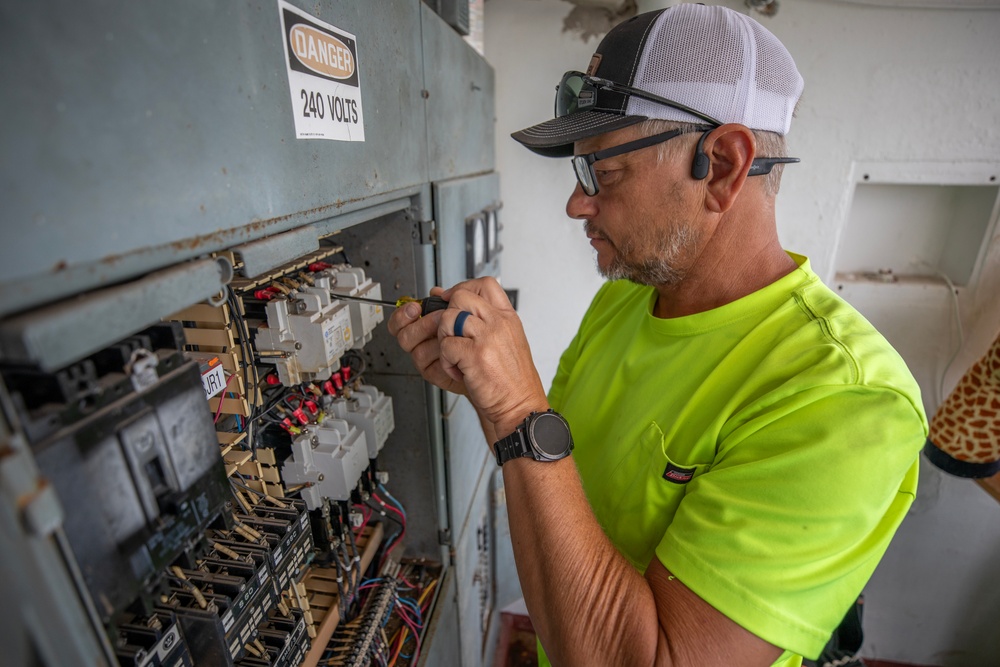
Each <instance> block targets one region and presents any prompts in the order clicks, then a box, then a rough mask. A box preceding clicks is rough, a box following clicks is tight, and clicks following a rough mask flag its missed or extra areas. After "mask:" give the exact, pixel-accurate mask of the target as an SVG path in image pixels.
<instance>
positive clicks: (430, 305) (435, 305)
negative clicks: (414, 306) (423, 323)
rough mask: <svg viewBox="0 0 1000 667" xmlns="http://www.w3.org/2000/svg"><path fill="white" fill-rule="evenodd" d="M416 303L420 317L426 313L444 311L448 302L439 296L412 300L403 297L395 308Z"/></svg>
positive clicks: (410, 297) (408, 297)
mask: <svg viewBox="0 0 1000 667" xmlns="http://www.w3.org/2000/svg"><path fill="white" fill-rule="evenodd" d="M410 302H417V303H419V304H420V317H423V316H424V315H426V314H428V313H433V312H434V311H436V310H444V309H445V308H447V307H448V302H447V301H445V300H444V299H442V298H441V297H439V296H429V297H427V298H426V299H414V298H413V297H412V296H404V297H403V298H401V299H400V300H399V301H397V302H396V306H397V307H399V306H402V305H403V304H404V303H410Z"/></svg>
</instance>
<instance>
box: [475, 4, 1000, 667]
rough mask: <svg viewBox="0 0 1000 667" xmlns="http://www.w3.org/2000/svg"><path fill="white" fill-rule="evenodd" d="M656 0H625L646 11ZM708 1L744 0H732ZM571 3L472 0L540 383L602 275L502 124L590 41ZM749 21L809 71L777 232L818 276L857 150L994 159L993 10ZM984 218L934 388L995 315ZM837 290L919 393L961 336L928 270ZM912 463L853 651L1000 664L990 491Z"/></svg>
mask: <svg viewBox="0 0 1000 667" xmlns="http://www.w3.org/2000/svg"><path fill="white" fill-rule="evenodd" d="M667 4H670V3H667V2H652V1H646V2H642V1H641V0H640V2H639V5H640V10H643V11H645V10H649V9H654V8H657V7H662V6H666V5H667ZM720 4H726V5H727V6H730V7H732V8H734V9H739V10H744V9H745V8H744V6H743V3H742V1H736V2H723V3H720ZM571 9H572V5H570V4H568V3H566V2H561V1H559V0H488V1H487V2H486V55H487V58H488V59H489V60H490V62H491V63H492V64H493V66H494V67H495V68H496V73H497V79H496V81H497V137H498V139H497V158H498V168H499V171H500V173H501V191H502V197H503V200H504V210H503V224H504V226H505V229H504V233H503V234H504V235H503V244H504V248H505V252H504V260H503V261H504V269H503V272H504V277H505V283H506V285H507V286H508V287H516V288H520V290H521V292H520V298H521V305H520V310H521V316H522V319H523V320H524V322H525V328H526V330H527V333H528V337H529V340H530V342H531V344H532V350H533V354H534V357H535V362H536V364H537V366H538V368H539V370H540V372H541V374H542V378H543V381H545V382H546V383H548V382H549V381H550V380H551V377H552V375H553V374H554V372H555V369H556V366H557V362H558V357H559V354H560V353H561V351H562V350H563V348H564V347H565V346H566V344H567V343H568V342H569V340H570V339H571V337H572V336H573V334H574V332H575V328H576V326H577V324H578V323H579V320H580V318H581V317H582V315H583V312H584V310H585V308H586V307H587V305H588V303H589V300H590V298H591V296H592V295H593V293H594V292H595V291H596V289H597V288H598V286H599V285H600V282H601V281H600V278H599V277H598V276H597V274H596V272H595V270H594V267H593V259H592V251H591V248H590V246H589V244H588V243H587V240H586V238H585V237H584V234H583V231H582V225H581V223H579V222H577V221H573V220H570V219H569V218H567V217H566V216H565V212H564V205H565V201H566V198H567V197H568V196H569V193H570V191H571V190H572V187H573V184H574V178H573V176H572V173H571V169H570V165H569V164H568V160H547V159H544V158H539V157H536V156H534V155H533V154H531V153H529V152H528V151H527V150H525V149H523V148H521V147H520V146H519V145H518V144H517V143H516V142H514V141H513V140H512V139H510V138H509V134H510V133H511V132H513V131H516V130H518V129H521V128H523V127H526V126H527V125H530V124H533V123H536V122H539V121H540V120H544V119H546V118H549V117H550V116H551V114H552V98H553V92H554V86H555V84H556V82H557V80H558V78H559V76H560V74H561V73H562V72H563V71H565V70H568V69H581V70H582V69H585V68H586V65H587V63H588V62H589V59H590V55H591V54H592V53H593V51H594V49H595V48H596V46H597V43H598V41H599V38H598V39H591V40H590V41H589V42H584V41H583V40H582V39H581V38H580V37H579V36H578V35H576V34H573V33H564V32H562V28H563V19H564V18H565V17H566V15H567V14H568V13H569V12H570V10H571ZM758 20H760V21H761V22H762V23H763V24H764V25H766V26H767V27H768V28H769V29H770V30H771V31H772V32H774V33H775V34H776V35H777V36H778V37H779V38H780V39H781V40H782V41H783V42H784V43H785V45H786V46H787V47H788V49H789V51H790V52H791V53H792V55H793V56H794V57H795V59H796V62H797V64H798V66H799V69H800V71H801V72H802V74H803V77H804V79H805V82H806V88H805V93H804V96H803V99H802V102H801V104H800V107H799V111H798V117H797V119H796V120H795V121H794V122H793V128H792V131H791V133H790V135H789V138H788V139H789V145H790V150H791V154H792V155H795V156H798V157H801V158H802V163H801V164H799V165H795V166H792V167H789V168H787V169H786V170H785V176H784V182H783V184H782V193H781V195H780V196H779V198H778V227H779V232H780V234H781V237H782V240H783V242H784V244H785V246H786V247H788V248H789V249H793V250H796V251H799V252H803V253H805V254H807V255H809V256H810V257H811V258H812V261H813V266H814V268H815V269H816V271H817V273H819V274H820V276H823V277H824V279H825V280H827V282H828V283H829V284H835V283H836V282H837V281H836V280H835V276H834V267H835V264H836V253H837V247H838V242H839V239H840V234H841V231H842V230H843V228H844V225H845V221H846V219H847V216H848V213H849V208H850V203H851V197H852V193H853V190H854V184H855V182H856V181H858V180H859V179H860V174H859V173H858V169H859V167H858V165H859V164H861V163H864V164H871V163H876V164H879V165H882V169H883V171H886V172H887V173H892V172H893V171H894V169H893V166H892V165H893V164H898V165H900V166H899V170H898V171H900V172H907V170H908V169H909V171H910V172H912V171H913V168H912V165H914V164H919V168H917V170H916V171H917V172H919V173H918V176H917V177H918V178H921V179H925V180H929V181H931V182H934V181H935V180H936V179H938V178H939V177H940V178H944V179H947V178H959V180H961V178H966V177H964V176H963V177H956V176H955V174H956V173H959V174H975V175H976V176H975V178H978V175H979V174H981V173H986V172H989V171H990V170H994V171H993V173H996V166H997V165H1000V11H990V10H978V11H963V10H915V9H900V8H879V7H871V6H860V5H857V4H847V3H842V2H836V1H834V0H783V2H782V3H781V5H780V10H779V12H778V15H777V16H776V17H774V18H772V19H767V18H758ZM908 165H909V166H908ZM984 170H985V171H984ZM911 175H912V174H911ZM968 178H973V177H972V176H968ZM904 180H905V179H904ZM993 234H994V237H993V243H992V245H991V246H990V249H989V254H988V257H987V261H986V266H985V269H984V270H983V272H982V275H981V277H980V280H979V283H978V285H976V286H974V287H973V286H970V288H968V289H963V290H960V294H959V304H960V308H961V311H962V319H963V323H964V329H965V333H966V344H965V345H964V346H963V347H962V348H961V350H959V352H958V353H957V355H956V357H955V361H954V362H953V363H952V365H951V367H950V369H951V370H950V372H949V373H948V375H947V377H946V378H945V382H944V383H943V384H944V387H945V391H948V390H949V389H950V386H952V385H953V384H954V382H955V381H957V379H958V377H959V376H960V375H961V373H962V371H963V370H964V369H965V368H967V367H968V366H969V365H970V364H971V363H972V362H973V361H974V360H975V359H976V358H977V357H978V356H979V355H980V354H981V353H982V352H983V351H984V350H985V348H986V347H987V346H988V344H989V342H990V341H992V339H993V337H994V336H995V335H996V332H997V331H998V329H1000V230H994V232H993ZM890 287H892V286H890ZM844 291H845V292H846V293H848V296H849V298H850V300H852V301H853V302H855V304H856V305H857V306H858V307H859V309H861V310H862V312H864V313H865V314H866V316H868V317H869V319H871V320H873V322H875V324H876V326H878V327H879V328H880V329H881V330H883V332H884V333H885V334H886V336H887V337H888V338H889V339H890V341H891V342H892V343H893V344H894V345H895V346H896V347H897V349H899V350H900V352H901V353H902V354H903V356H904V357H905V358H906V359H907V362H908V363H909V364H910V365H911V368H913V371H914V374H915V376H916V377H917V378H918V380H920V381H921V386H922V389H923V391H924V394H925V405H927V407H928V409H930V410H932V409H933V408H934V407H935V406H936V404H937V401H938V398H937V395H938V390H937V388H936V385H937V384H939V382H940V380H941V375H942V373H943V372H944V370H945V365H946V364H947V360H948V359H949V358H950V357H952V354H953V352H954V351H955V350H956V348H957V345H958V340H957V335H956V334H957V327H956V326H954V324H953V323H952V315H951V313H950V308H951V297H950V295H949V292H948V290H947V289H945V288H944V287H943V286H942V285H936V284H933V283H926V284H922V285H917V286H914V287H912V288H908V289H906V290H903V291H900V290H895V291H893V290H886V289H884V286H878V285H866V284H853V285H847V286H846V287H845V290H844ZM924 468H925V469H924V470H922V478H921V491H920V494H919V498H918V500H917V502H916V503H915V504H914V508H913V510H912V511H911V516H910V517H909V518H908V519H907V521H906V522H905V523H904V525H903V527H902V529H901V530H900V533H899V535H898V537H897V539H896V541H895V542H894V544H893V546H892V547H891V548H890V551H889V553H888V554H887V556H886V559H885V560H884V561H883V564H882V566H880V568H879V570H878V571H877V572H876V574H875V577H874V578H873V580H872V582H871V584H870V585H869V588H868V591H867V595H868V605H867V609H866V619H865V629H866V634H867V641H866V646H865V651H864V652H865V655H867V656H868V657H879V658H882V659H888V660H897V661H902V662H911V663H915V664H934V665H962V666H963V667H976V666H977V665H984V666H985V665H996V664H1000V636H998V635H997V633H996V632H995V625H996V619H998V618H1000V586H997V585H996V584H995V583H994V581H993V580H992V579H991V578H990V573H991V572H993V571H995V563H996V556H997V554H998V553H1000V530H998V528H1000V507H998V506H997V504H996V503H995V502H994V501H993V500H992V499H991V498H989V497H988V496H987V495H986V494H985V493H984V492H983V491H981V490H980V489H978V488H977V487H976V486H975V485H974V484H973V483H971V482H968V481H965V480H957V479H954V478H950V477H946V476H944V475H943V474H941V473H938V472H937V471H936V470H935V469H933V468H932V467H930V466H924ZM987 621H989V622H991V623H992V624H993V626H992V627H990V628H989V629H988V628H987V627H986V626H987V625H989V623H988V622H987Z"/></svg>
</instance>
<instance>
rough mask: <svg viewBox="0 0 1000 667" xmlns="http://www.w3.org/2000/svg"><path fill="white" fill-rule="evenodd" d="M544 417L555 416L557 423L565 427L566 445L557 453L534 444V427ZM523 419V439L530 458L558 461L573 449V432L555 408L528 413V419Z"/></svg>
mask: <svg viewBox="0 0 1000 667" xmlns="http://www.w3.org/2000/svg"><path fill="white" fill-rule="evenodd" d="M546 418H555V419H556V420H558V421H559V423H561V424H562V425H563V428H564V429H565V432H566V447H565V448H564V449H563V451H561V452H560V453H558V454H549V453H548V452H546V451H545V450H544V449H542V448H541V447H539V446H538V445H537V444H536V443H537V440H536V439H535V428H536V426H537V425H538V424H539V423H540V422H541V421H542V420H543V419H546ZM525 421H526V423H525V425H524V426H525V428H524V440H525V441H526V444H527V445H528V448H529V449H530V450H531V454H532V458H534V459H535V460H536V461H558V460H560V459H564V458H566V457H567V456H569V455H570V452H572V451H573V434H572V432H570V428H569V422H568V421H566V418H565V417H563V416H562V415H561V414H559V413H558V412H556V411H555V410H547V411H545V412H536V413H534V414H532V415H529V417H528V419H526V420H525Z"/></svg>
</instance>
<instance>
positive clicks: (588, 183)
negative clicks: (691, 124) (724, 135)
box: [570, 130, 684, 197]
mask: <svg viewBox="0 0 1000 667" xmlns="http://www.w3.org/2000/svg"><path fill="white" fill-rule="evenodd" d="M682 134H684V132H683V131H682V130H670V131H668V132H661V133H660V134H653V135H650V136H648V137H643V138H641V139H636V140H635V141H628V142H625V143H624V144H619V145H617V146H612V147H611V148H605V149H604V150H602V151H596V152H594V153H585V154H583V155H574V156H573V157H572V158H570V159H571V160H572V161H573V171H574V172H575V173H576V180H577V182H579V183H580V187H581V188H583V192H584V194H586V195H587V196H588V197H593V196H594V195H596V194H597V193H598V192H600V191H601V188H600V187H599V186H598V185H597V174H595V173H594V163H595V162H597V161H598V160H604V159H607V158H609V157H615V156H618V155H624V154H625V153H631V152H632V151H637V150H640V149H642V148H649V147H650V146H655V145H656V144H662V143H663V142H664V141H668V140H670V139H673V138H674V137H679V136H680V135H682Z"/></svg>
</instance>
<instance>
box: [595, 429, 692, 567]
mask: <svg viewBox="0 0 1000 667" xmlns="http://www.w3.org/2000/svg"><path fill="white" fill-rule="evenodd" d="M667 449H668V448H667V447H666V443H665V442H664V436H663V431H662V430H661V429H660V427H659V425H658V424H657V423H656V422H652V423H650V425H649V426H648V427H647V428H646V429H644V430H643V432H642V434H641V436H640V438H639V442H638V444H637V445H636V446H635V447H633V448H632V451H631V452H630V453H629V456H627V457H626V459H625V460H624V461H622V463H621V465H619V466H618V467H617V468H616V469H615V471H614V473H613V475H612V477H613V479H612V480H611V483H612V486H613V488H614V496H613V498H612V503H611V508H612V509H611V512H610V513H609V515H608V517H607V518H606V521H605V522H604V523H605V529H606V532H607V534H608V537H610V538H611V541H612V542H614V544H615V546H617V547H618V549H619V551H621V552H622V553H623V554H624V555H625V557H626V558H628V559H629V560H630V561H631V562H632V564H633V565H634V566H635V567H636V568H637V569H639V570H640V571H644V570H645V569H646V566H647V565H648V564H649V561H650V559H651V558H652V557H653V553H654V551H655V549H656V546H657V545H658V544H659V543H660V540H662V539H663V535H664V533H666V531H667V527H668V526H669V525H670V522H671V521H673V518H674V514H675V513H676V512H677V508H678V507H679V506H680V503H681V500H682V499H683V498H684V494H685V493H686V491H687V488H688V484H689V483H690V482H691V481H692V480H693V479H695V478H696V477H697V476H699V475H701V474H702V473H704V472H705V471H707V470H708V469H709V467H710V466H711V463H700V462H696V461H690V460H684V459H681V458H680V456H679V455H678V454H677V453H675V452H674V451H671V455H670V456H668V455H667ZM671 449H672V450H673V449H676V448H671Z"/></svg>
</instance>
